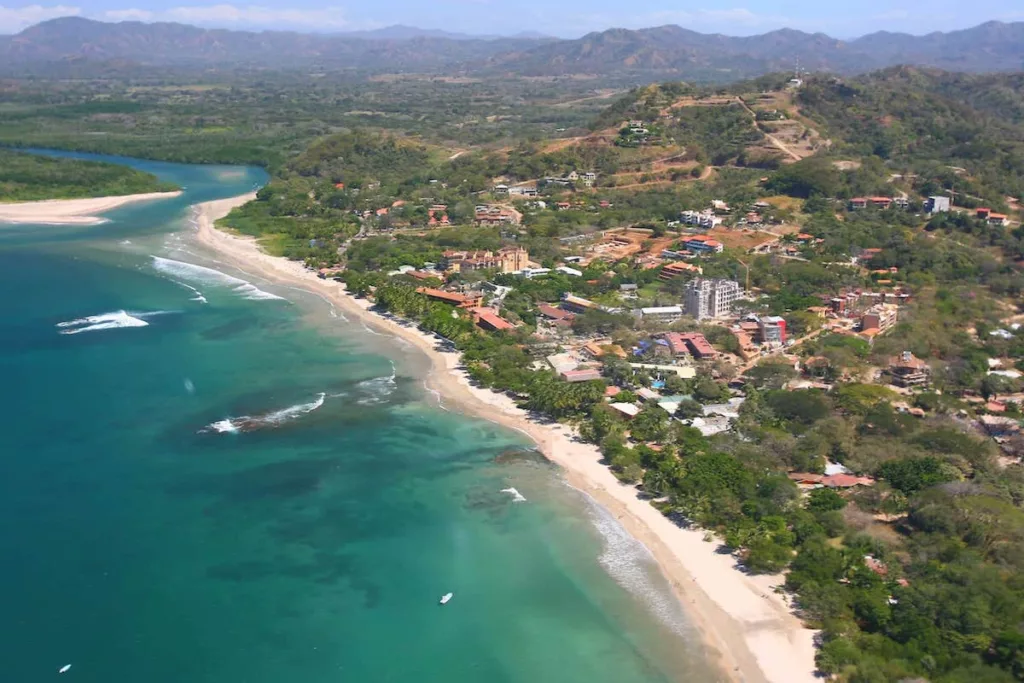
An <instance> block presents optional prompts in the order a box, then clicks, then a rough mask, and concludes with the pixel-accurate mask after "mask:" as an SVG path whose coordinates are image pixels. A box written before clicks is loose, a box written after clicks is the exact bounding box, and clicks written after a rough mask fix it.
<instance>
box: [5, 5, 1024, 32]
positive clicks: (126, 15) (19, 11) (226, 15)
mask: <svg viewBox="0 0 1024 683" xmlns="http://www.w3.org/2000/svg"><path fill="white" fill-rule="evenodd" d="M304 3H305V0H297V2H290V3H288V4H284V3H280V2H278V0H270V1H269V2H268V3H267V4H264V5H232V4H225V3H220V4H208V5H187V6H186V5H182V6H175V7H164V6H161V5H160V4H159V3H156V2H154V1H153V0H142V1H140V0H135V4H133V5H132V6H130V7H125V6H123V5H119V4H116V2H115V0H89V1H88V2H84V3H81V4H76V5H63V4H59V5H39V4H33V5H24V6H21V7H6V6H3V5H0V34H16V33H18V32H20V31H22V30H24V29H25V28H28V27H29V26H32V25H35V24H38V23H40V22H43V21H46V20H49V19H55V18H58V17H69V16H74V17H82V18H87V19H94V20H97V21H105V22H121V21H143V22H147V23H154V22H175V23H181V24H190V25H194V26H199V27H202V28H224V29H232V30H245V31H264V30H274V31H295V32H300V33H322V34H344V33H351V32H360V31H373V30H377V29H382V28H391V27H394V26H405V27H413V28H417V29H419V30H423V31H443V32H446V33H455V34H465V35H470V36H485V37H495V36H515V35H519V34H522V33H534V34H542V35H545V36H549V37H552V38H561V39H574V38H579V37H581V36H584V35H586V34H588V33H593V32H599V31H605V30H608V29H613V28H625V29H642V28H652V27H657V26H664V25H678V26H681V27H683V28H687V29H690V30H693V31H698V32H700V33H709V34H714V33H719V34H723V35H727V36H751V35H759V34H763V33H768V32H771V31H775V30H778V29H782V28H790V29H795V30H799V31H804V32H807V33H819V32H820V33H824V34H826V35H829V36H830V37H833V38H837V39H843V40H848V39H851V38H856V37H859V36H862V35H866V34H869V33H874V32H876V31H891V32H896V33H907V34H910V35H917V36H920V35H927V34H929V33H933V32H936V31H942V32H950V31H956V30H962V29H967V28H972V27H974V26H977V25H979V24H983V23H986V22H989V21H1003V22H1014V21H1020V20H1024V11H1021V10H1019V9H1017V8H1016V7H1015V6H1014V5H1015V3H1012V2H1010V1H1009V0H979V1H978V2H975V3H972V5H971V7H970V8H969V9H968V8H964V7H963V6H962V5H960V4H957V3H954V2H951V1H949V0H938V1H937V2H930V3H928V4H927V5H926V4H925V3H923V2H909V3H904V4H902V5H900V6H898V7H893V6H892V4H891V3H888V2H884V1H882V0H865V1H864V2H862V3H859V4H858V6H857V9H858V10H859V11H856V12H851V11H850V9H849V8H848V7H843V8H834V7H827V6H823V5H821V4H820V3H813V2H809V0H798V1H797V2H795V3H792V4H791V6H789V7H788V8H787V13H786V14H777V13H775V11H774V6H773V5H770V4H768V3H767V2H765V1H764V0H755V1H749V2H748V3H746V4H747V5H748V6H747V7H743V8H738V7H728V6H727V5H726V4H724V3H721V2H709V3H707V5H708V7H707V8H705V9H687V10H678V9H673V8H671V7H669V6H668V3H667V2H665V0H637V1H636V2H634V3H631V4H630V5H629V6H628V7H623V6H622V5H619V4H617V3H612V2H611V0H590V1H586V2H585V1H583V0H566V2H563V3H560V4H558V5H557V6H551V5H548V4H546V3H542V2H540V0H522V1H521V2H519V3H517V4H516V5H515V7H516V10H515V11H514V12H508V13H507V14H506V13H504V12H503V11H502V9H501V8H503V7H506V5H499V4H498V3H497V2H494V1H493V0H439V1H437V2H433V3H416V2H413V0H379V1H378V2H377V3H374V5H373V7H371V8H367V7H360V8H358V9H349V8H346V7H342V6H338V7H322V6H308V7H307V6H304ZM396 17H398V18H396ZM496 17H497V20H496Z"/></svg>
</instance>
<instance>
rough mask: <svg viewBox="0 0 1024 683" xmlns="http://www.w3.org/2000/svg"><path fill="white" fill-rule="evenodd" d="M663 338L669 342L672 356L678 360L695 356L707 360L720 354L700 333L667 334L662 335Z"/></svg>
mask: <svg viewBox="0 0 1024 683" xmlns="http://www.w3.org/2000/svg"><path fill="white" fill-rule="evenodd" d="M662 338H663V339H664V340H665V341H667V342H668V347H669V349H670V350H671V351H672V355H673V356H675V357H677V358H679V357H682V356H693V357H694V358H696V359H698V360H706V359H709V358H715V357H716V356H718V352H717V351H715V349H714V347H712V346H711V344H710V343H709V342H708V340H707V338H706V337H705V336H704V335H703V334H700V333H699V332H691V333H688V334H682V333H680V332H667V333H666V334H664V335H662Z"/></svg>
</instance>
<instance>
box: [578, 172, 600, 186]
mask: <svg viewBox="0 0 1024 683" xmlns="http://www.w3.org/2000/svg"><path fill="white" fill-rule="evenodd" d="M580 181H581V182H582V183H583V185H584V186H586V187H593V186H594V183H596V182H597V174H596V173H593V172H591V171H588V172H586V173H582V174H580Z"/></svg>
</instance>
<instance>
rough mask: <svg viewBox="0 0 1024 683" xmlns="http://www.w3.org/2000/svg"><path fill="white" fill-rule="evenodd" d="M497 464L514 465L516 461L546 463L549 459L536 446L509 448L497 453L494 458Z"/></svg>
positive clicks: (536, 463)
mask: <svg viewBox="0 0 1024 683" xmlns="http://www.w3.org/2000/svg"><path fill="white" fill-rule="evenodd" d="M494 462H496V463H498V464H499V465H515V464H518V463H533V464H535V465H547V464H549V463H550V461H549V460H548V459H547V458H545V457H544V454H543V453H541V452H540V451H538V450H537V449H536V448H510V449H508V450H504V451H502V452H501V453H499V454H498V455H497V456H495V458H494Z"/></svg>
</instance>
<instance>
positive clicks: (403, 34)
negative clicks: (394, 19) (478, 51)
mask: <svg viewBox="0 0 1024 683" xmlns="http://www.w3.org/2000/svg"><path fill="white" fill-rule="evenodd" d="M337 35H339V36H341V37H343V38H366V39H369V40H412V39H413V38H444V39H446V40H494V39H496V38H500V37H501V36H494V35H486V36H475V35H471V34H469V33H452V32H450V31H442V30H440V29H425V28H416V27H415V26H404V25H402V24H395V25H394V26H387V27H385V28H377V29H372V30H368V31H345V32H343V33H339V34H337Z"/></svg>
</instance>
